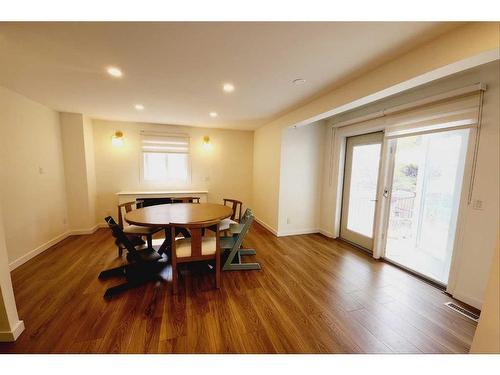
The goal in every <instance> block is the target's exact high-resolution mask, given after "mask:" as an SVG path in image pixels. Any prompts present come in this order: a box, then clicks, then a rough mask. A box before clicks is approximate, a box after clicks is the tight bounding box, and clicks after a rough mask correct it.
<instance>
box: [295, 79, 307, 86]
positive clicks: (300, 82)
mask: <svg viewBox="0 0 500 375" xmlns="http://www.w3.org/2000/svg"><path fill="white" fill-rule="evenodd" d="M292 83H293V84H294V85H303V84H304V83H306V80H305V79H304V78H296V79H294V80H293V81H292Z"/></svg>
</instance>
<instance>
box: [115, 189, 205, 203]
mask: <svg viewBox="0 0 500 375" xmlns="http://www.w3.org/2000/svg"><path fill="white" fill-rule="evenodd" d="M116 195H117V196H118V203H119V204H121V203H125V202H130V201H135V200H136V199H140V198H173V197H187V196H189V197H191V196H195V197H200V201H201V202H207V196H208V191H207V190H155V191H119V192H118V193H116Z"/></svg>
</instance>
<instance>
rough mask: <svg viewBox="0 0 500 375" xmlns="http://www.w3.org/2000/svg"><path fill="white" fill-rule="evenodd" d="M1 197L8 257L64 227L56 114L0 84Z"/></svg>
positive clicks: (38, 244)
mask: <svg viewBox="0 0 500 375" xmlns="http://www.w3.org/2000/svg"><path fill="white" fill-rule="evenodd" d="M0 163H1V164H0V181H2V184H0V201H1V205H2V206H3V221H4V226H5V240H6V245H7V251H8V257H9V262H10V263H13V262H15V261H22V260H23V257H26V256H27V255H28V254H29V253H30V252H32V251H34V250H35V249H37V248H40V247H43V246H44V244H46V243H48V242H50V241H51V240H53V239H54V238H58V237H59V236H61V235H62V234H64V233H65V232H66V231H67V224H66V190H65V179H64V163H63V154H62V145H61V130H60V127H59V115H58V113H57V112H56V111H53V110H52V109H49V108H47V107H45V106H43V105H41V104H38V103H36V102H33V101H31V100H29V99H27V98H25V97H23V96H21V95H19V94H17V93H14V92H12V91H9V90H7V89H5V88H2V87H0Z"/></svg>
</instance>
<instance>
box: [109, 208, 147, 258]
mask: <svg viewBox="0 0 500 375" xmlns="http://www.w3.org/2000/svg"><path fill="white" fill-rule="evenodd" d="M104 220H105V221H106V223H107V224H108V227H109V229H111V233H112V234H113V237H114V238H115V239H116V242H117V243H118V244H120V245H122V246H123V247H124V248H125V249H127V251H128V252H129V254H130V257H131V259H132V260H134V261H136V262H139V261H140V260H141V258H140V256H139V255H138V253H137V250H136V249H135V247H134V245H133V244H132V242H131V241H130V239H129V238H128V237H127V236H126V235H125V233H123V230H122V228H120V226H119V225H118V224H117V223H116V221H115V220H114V219H113V218H112V217H111V216H107V217H105V218H104Z"/></svg>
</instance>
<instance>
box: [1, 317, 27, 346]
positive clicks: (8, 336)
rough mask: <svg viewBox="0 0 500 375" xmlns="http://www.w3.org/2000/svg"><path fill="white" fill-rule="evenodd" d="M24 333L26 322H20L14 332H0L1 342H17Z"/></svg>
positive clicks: (15, 326)
mask: <svg viewBox="0 0 500 375" xmlns="http://www.w3.org/2000/svg"><path fill="white" fill-rule="evenodd" d="M23 331H24V322H23V321H22V320H19V321H18V322H17V323H16V324H15V325H14V329H12V331H0V342H12V341H16V340H17V338H18V337H19V335H20V334H21V333H23Z"/></svg>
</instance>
